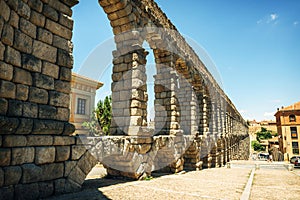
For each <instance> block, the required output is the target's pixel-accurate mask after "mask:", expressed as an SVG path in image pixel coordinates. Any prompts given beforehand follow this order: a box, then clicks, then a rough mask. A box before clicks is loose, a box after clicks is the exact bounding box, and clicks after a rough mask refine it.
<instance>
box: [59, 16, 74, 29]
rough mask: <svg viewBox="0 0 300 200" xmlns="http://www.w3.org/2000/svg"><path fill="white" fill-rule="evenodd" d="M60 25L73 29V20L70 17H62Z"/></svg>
mask: <svg viewBox="0 0 300 200" xmlns="http://www.w3.org/2000/svg"><path fill="white" fill-rule="evenodd" d="M59 23H60V24H61V25H63V26H65V27H67V28H69V29H71V30H72V29H73V20H72V18H71V17H69V16H68V15H60V17H59Z"/></svg>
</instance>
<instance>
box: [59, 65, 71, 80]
mask: <svg viewBox="0 0 300 200" xmlns="http://www.w3.org/2000/svg"><path fill="white" fill-rule="evenodd" d="M59 78H60V80H62V81H71V79H72V72H71V69H69V68H66V67H61V68H60V74H59Z"/></svg>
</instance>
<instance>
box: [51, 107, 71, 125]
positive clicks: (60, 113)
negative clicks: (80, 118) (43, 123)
mask: <svg viewBox="0 0 300 200" xmlns="http://www.w3.org/2000/svg"><path fill="white" fill-rule="evenodd" d="M69 117H70V109H69V108H57V114H56V117H55V119H56V120H60V121H65V122H67V121H69Z"/></svg>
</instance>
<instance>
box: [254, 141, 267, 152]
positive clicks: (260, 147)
mask: <svg viewBox="0 0 300 200" xmlns="http://www.w3.org/2000/svg"><path fill="white" fill-rule="evenodd" d="M251 146H252V148H253V149H254V151H265V150H266V149H265V147H264V146H263V145H261V144H260V143H259V142H258V141H252V142H251Z"/></svg>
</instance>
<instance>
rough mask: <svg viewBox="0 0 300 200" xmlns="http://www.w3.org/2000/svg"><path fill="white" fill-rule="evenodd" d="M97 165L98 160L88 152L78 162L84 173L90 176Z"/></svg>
mask: <svg viewBox="0 0 300 200" xmlns="http://www.w3.org/2000/svg"><path fill="white" fill-rule="evenodd" d="M96 164H97V160H96V158H95V157H94V156H93V155H92V154H91V153H90V152H88V151H87V152H86V153H85V154H84V156H82V157H81V159H80V160H79V161H78V164H77V165H78V167H79V168H80V169H81V170H82V171H83V173H85V174H88V173H89V172H90V171H91V169H92V168H93V167H94V166H95V165H96Z"/></svg>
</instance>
